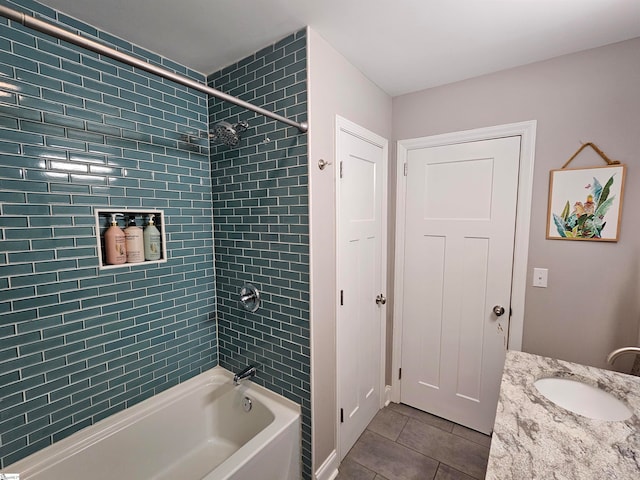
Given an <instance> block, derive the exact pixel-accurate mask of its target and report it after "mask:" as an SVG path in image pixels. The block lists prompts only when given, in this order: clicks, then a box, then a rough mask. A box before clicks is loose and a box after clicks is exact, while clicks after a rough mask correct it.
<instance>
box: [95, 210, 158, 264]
mask: <svg viewBox="0 0 640 480" xmlns="http://www.w3.org/2000/svg"><path fill="white" fill-rule="evenodd" d="M114 213H115V214H118V216H117V217H116V219H117V221H118V227H120V228H121V229H122V230H124V229H125V228H126V226H127V219H128V218H130V217H133V218H135V221H136V225H137V226H138V227H140V228H141V229H142V230H143V231H144V228H145V227H146V226H147V225H148V221H149V216H151V215H153V216H154V224H155V227H156V228H157V229H158V231H159V232H160V259H159V260H144V261H142V262H136V263H122V264H119V265H109V264H107V262H106V255H105V245H104V234H105V232H106V231H107V230H108V229H109V227H110V226H111V215H113V214H114ZM94 215H95V219H96V243H97V246H98V268H100V269H101V270H109V269H113V268H122V267H133V266H136V265H149V264H152V263H165V262H166V261H167V240H166V235H165V228H164V226H165V222H164V211H162V210H154V209H148V210H142V209H135V210H133V209H132V210H130V209H123V208H119V209H114V208H96V209H94Z"/></svg>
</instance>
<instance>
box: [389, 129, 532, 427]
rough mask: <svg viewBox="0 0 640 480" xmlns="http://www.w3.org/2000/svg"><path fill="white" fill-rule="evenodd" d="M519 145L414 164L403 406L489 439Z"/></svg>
mask: <svg viewBox="0 0 640 480" xmlns="http://www.w3.org/2000/svg"><path fill="white" fill-rule="evenodd" d="M519 157H520V137H519V136H517V137H509V138H500V139H494V140H484V141H477V142H468V143H461V144H456V145H447V146H437V147H430V148H418V149H412V150H410V151H409V152H408V154H407V160H406V161H407V165H406V174H407V179H406V198H405V204H406V207H405V219H404V225H403V226H400V227H399V228H404V234H405V236H404V239H405V244H404V276H403V281H402V283H403V298H402V299H401V302H402V318H403V327H402V361H401V364H402V365H401V366H402V380H401V392H400V397H401V401H402V402H403V403H406V404H408V405H412V406H414V407H417V408H419V409H421V410H424V411H427V412H430V413H432V414H434V415H438V416H440V417H444V418H447V419H449V420H452V421H455V422H456V423H459V424H462V425H465V426H467V427H470V428H473V429H475V430H478V431H481V432H484V433H489V432H490V431H491V430H492V427H493V422H494V418H495V409H496V404H497V399H498V392H499V385H500V378H501V374H502V368H503V365H504V356H505V351H506V346H507V338H508V328H509V308H510V297H511V276H512V268H513V251H514V232H515V221H516V203H517V194H518V168H519Z"/></svg>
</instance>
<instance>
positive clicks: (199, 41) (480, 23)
mask: <svg viewBox="0 0 640 480" xmlns="http://www.w3.org/2000/svg"><path fill="white" fill-rule="evenodd" d="M18 1H19V0H18ZM41 1H42V2H43V3H45V4H47V5H49V6H51V7H54V8H56V9H58V10H61V11H63V12H65V13H67V14H68V15H71V16H73V17H76V18H78V19H80V20H83V21H85V22H87V23H89V24H92V25H94V26H96V27H98V28H100V29H102V30H105V31H107V32H109V33H112V34H114V35H117V36H119V37H122V38H124V39H126V40H128V41H130V42H132V43H135V44H137V45H139V46H141V47H143V48H146V49H148V50H151V51H153V52H156V53H158V54H160V55H163V56H165V57H168V58H170V59H172V60H174V61H176V62H179V63H181V64H183V65H187V66H188V67H190V68H192V69H194V70H197V71H199V72H202V73H211V72H214V71H216V70H219V69H220V68H222V67H225V66H227V65H229V64H231V63H233V62H234V61H236V60H239V59H241V58H243V57H245V56H247V55H250V54H251V53H253V52H255V51H257V50H260V49H261V48H263V47H265V46H267V45H269V44H271V43H273V42H274V41H276V40H279V39H280V38H282V37H284V36H286V35H287V34H289V33H291V32H293V31H295V30H298V29H300V28H302V27H304V26H305V25H310V26H311V27H312V28H314V29H315V30H316V31H317V32H318V33H319V34H320V35H321V36H322V37H324V38H325V39H326V40H327V41H328V42H329V43H330V44H332V45H333V46H334V48H335V49H336V50H338V51H339V52H341V53H342V54H343V55H344V56H345V57H346V58H347V59H348V60H349V61H350V62H351V63H352V64H354V65H355V66H356V67H358V68H359V69H360V70H361V71H362V72H363V73H364V74H365V75H366V76H367V77H368V78H369V79H371V80H372V81H373V82H375V83H376V84H377V85H378V86H379V87H381V88H382V89H383V90H385V91H386V92H387V93H388V94H390V95H392V96H396V95H401V94H404V93H409V92H413V91H417V90H422V89H424V88H428V87H434V86H437V85H443V84H447V83H451V82H455V81H458V80H463V79H466V78H471V77H476V76H479V75H483V74H486V73H490V72H495V71H498V70H503V69H506V68H510V67H514V66H518V65H524V64H527V63H532V62H535V61H539V60H544V59H548V58H552V57H555V56H558V55H563V54H567V53H572V52H577V51H580V50H585V49H588V48H593V47H597V46H601V45H606V44H609V43H614V42H618V41H621V40H626V39H630V38H635V37H640V1H638V0H241V1H232V0H41Z"/></svg>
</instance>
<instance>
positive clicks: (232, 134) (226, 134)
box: [211, 120, 249, 147]
mask: <svg viewBox="0 0 640 480" xmlns="http://www.w3.org/2000/svg"><path fill="white" fill-rule="evenodd" d="M248 128H249V124H248V123H247V122H245V121H244V120H243V121H241V122H238V123H236V124H235V125H232V124H230V123H229V122H224V121H223V122H218V123H216V124H215V125H214V126H213V129H212V130H211V138H212V139H213V141H217V142H220V143H222V144H223V145H227V146H229V147H235V146H237V145H238V143H240V134H241V133H242V132H245V131H246V130H247V129H248Z"/></svg>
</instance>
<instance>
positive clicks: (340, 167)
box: [340, 160, 342, 178]
mask: <svg viewBox="0 0 640 480" xmlns="http://www.w3.org/2000/svg"><path fill="white" fill-rule="evenodd" d="M340 178H342V160H340Z"/></svg>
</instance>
